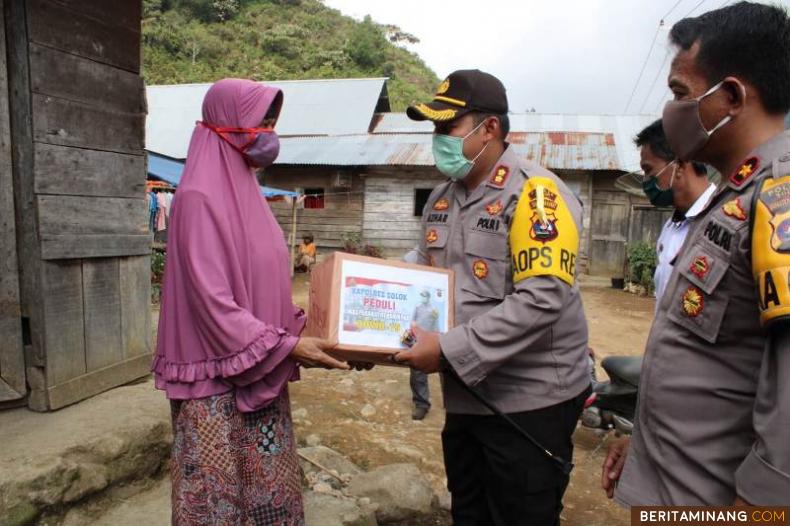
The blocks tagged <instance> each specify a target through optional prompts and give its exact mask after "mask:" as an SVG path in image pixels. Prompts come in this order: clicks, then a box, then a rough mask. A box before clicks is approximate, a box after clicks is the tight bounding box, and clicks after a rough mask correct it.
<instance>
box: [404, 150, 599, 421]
mask: <svg viewBox="0 0 790 526" xmlns="http://www.w3.org/2000/svg"><path fill="white" fill-rule="evenodd" d="M530 176H533V177H537V176H540V177H546V178H549V179H551V180H552V181H554V182H555V184H556V185H557V187H558V189H559V191H560V194H561V196H562V199H563V201H564V202H565V203H566V204H567V205H568V207H569V209H570V213H571V216H572V218H573V221H574V222H575V226H576V228H577V230H578V232H579V234H580V233H581V232H582V206H581V202H580V201H579V200H578V198H577V197H576V196H575V195H573V193H572V192H571V191H570V190H569V189H568V187H567V186H566V185H565V184H564V183H563V182H562V181H561V180H560V179H559V178H558V177H557V176H556V175H554V174H553V173H551V172H549V171H547V170H545V169H543V168H540V167H538V166H534V165H531V164H528V163H525V162H523V161H521V160H520V159H519V158H518V157H517V155H516V153H515V152H514V151H513V148H511V147H509V146H508V147H507V149H506V150H505V152H504V153H503V155H502V157H501V158H500V159H499V161H498V162H497V163H496V165H495V168H494V170H493V171H492V173H491V174H490V176H489V178H488V179H487V182H485V183H482V184H480V185H479V186H478V187H477V188H476V189H475V190H473V191H472V192H471V193H470V194H469V195H468V196H467V191H466V188H465V187H464V186H463V185H462V184H460V183H458V182H452V181H448V182H446V183H443V184H441V185H439V186H438V187H437V188H436V189H435V190H434V191H433V192H432V193H431V195H430V197H429V199H428V201H427V204H426V206H425V209H424V212H423V216H422V232H423V236H422V239H421V241H420V244H419V246H418V249H417V253H418V256H419V262H420V263H422V264H427V265H433V266H437V267H442V268H448V269H452V270H453V271H455V323H456V326H455V327H454V328H452V329H451V330H450V331H448V332H447V333H445V334H442V335H441V336H440V344H441V347H442V352H443V353H444V355H445V357H446V358H447V360H448V362H449V363H450V365H451V366H452V367H453V369H454V370H455V371H456V373H457V374H458V375H459V376H460V378H461V379H462V380H463V382H465V383H466V384H467V385H471V386H474V387H475V388H476V389H477V390H478V392H479V393H480V394H482V395H483V396H484V397H485V398H486V399H487V400H488V401H490V402H492V403H493V404H494V405H495V406H496V407H497V408H498V409H499V410H501V411H504V412H507V413H514V412H521V411H528V410H534V409H539V408H542V407H548V406H551V405H554V404H557V403H560V402H564V401H566V400H569V399H571V398H573V397H575V396H577V395H579V394H580V393H581V392H583V391H584V389H585V388H587V386H588V385H589V384H590V376H589V371H588V367H587V321H586V319H585V316H584V310H583V307H582V301H581V296H580V293H579V286H578V284H576V283H575V282H574V284H573V285H569V284H568V283H566V282H565V281H562V280H560V279H558V278H557V277H554V276H537V277H531V278H528V279H523V280H520V281H518V282H517V283H516V284H515V285H514V283H513V267H512V261H511V254H510V249H509V236H508V234H509V231H510V226H511V219H512V218H513V215H514V211H515V209H516V206H517V203H518V200H519V197H520V196H521V192H522V188H523V186H524V184H525V182H526V180H527V178H529V177H530ZM563 227H564V228H567V225H559V229H560V230H561V229H562V228H563ZM571 273H572V274H573V275H574V276H575V274H576V270H575V269H571ZM442 388H443V393H444V403H445V407H446V409H447V411H448V412H450V413H459V414H489V411H488V410H487V409H486V408H485V407H483V406H482V405H481V404H480V403H479V402H477V401H476V400H475V399H474V398H473V397H472V396H471V395H469V394H468V393H467V392H465V391H464V390H463V389H462V387H461V386H459V385H458V384H457V383H456V380H455V379H451V378H446V377H445V378H443V381H442Z"/></svg>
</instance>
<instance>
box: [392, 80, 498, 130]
mask: <svg viewBox="0 0 790 526" xmlns="http://www.w3.org/2000/svg"><path fill="white" fill-rule="evenodd" d="M507 110H508V108H507V93H506V92H505V86H504V85H503V84H502V83H501V82H500V81H499V79H498V78H496V77H495V76H493V75H491V74H490V73H485V72H483V71H480V70H479V69H462V70H458V71H454V72H453V73H450V75H449V76H448V77H447V78H446V79H444V80H443V81H442V83H441V84H439V87H438V88H436V95H434V96H433V100H432V101H431V102H428V103H427V104H424V103H420V104H413V105H411V106H409V108H408V109H407V110H406V114H407V115H408V116H409V118H410V119H412V120H415V121H424V120H429V121H434V122H447V121H451V120H453V119H457V118H458V117H461V116H463V115H465V114H467V113H469V112H470V111H478V112H482V113H493V114H496V115H504V114H506V113H507Z"/></svg>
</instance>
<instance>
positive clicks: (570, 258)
mask: <svg viewBox="0 0 790 526" xmlns="http://www.w3.org/2000/svg"><path fill="white" fill-rule="evenodd" d="M510 251H511V258H512V260H513V283H518V282H519V281H522V280H524V279H527V278H532V277H536V276H555V277H557V278H559V279H561V280H563V281H565V282H566V283H568V284H569V285H573V283H574V282H575V280H576V260H577V258H578V254H579V231H578V227H577V225H576V220H575V218H574V217H573V214H572V212H571V210H570V209H569V208H568V206H567V203H566V202H565V200H564V198H563V196H562V194H561V193H560V191H559V188H558V187H557V183H556V182H555V181H554V180H553V179H551V178H548V177H530V178H529V179H527V181H526V182H525V183H524V186H523V188H522V190H521V196H520V197H519V201H518V204H517V205H516V211H515V213H514V215H513V220H512V223H511V227H510Z"/></svg>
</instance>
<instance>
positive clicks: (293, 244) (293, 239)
mask: <svg viewBox="0 0 790 526" xmlns="http://www.w3.org/2000/svg"><path fill="white" fill-rule="evenodd" d="M298 199H299V197H298V196H295V197H294V198H293V202H292V204H291V277H292V278H293V277H294V264H295V263H296V201H297V200H298Z"/></svg>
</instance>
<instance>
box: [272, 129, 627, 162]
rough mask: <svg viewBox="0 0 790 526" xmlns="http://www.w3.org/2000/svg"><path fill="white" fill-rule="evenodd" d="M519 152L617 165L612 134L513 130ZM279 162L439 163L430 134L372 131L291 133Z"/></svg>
mask: <svg viewBox="0 0 790 526" xmlns="http://www.w3.org/2000/svg"><path fill="white" fill-rule="evenodd" d="M513 135H514V136H513V139H514V140H512V142H511V144H512V146H513V148H514V149H515V150H516V152H517V153H518V155H519V156H521V157H522V158H524V159H527V160H530V161H533V162H536V163H538V164H540V165H542V166H545V167H547V168H550V169H555V170H615V169H618V162H617V151H616V148H615V146H614V139H613V136H612V135H611V134H606V133H573V132H570V133H530V132H517V133H515V134H513ZM276 164H277V165H324V166H383V165H402V166H433V165H434V161H433V153H432V152H431V134H430V133H399V134H369V135H351V136H343V137H290V138H284V139H282V141H281V148H280V156H279V157H278V158H277V162H276Z"/></svg>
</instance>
